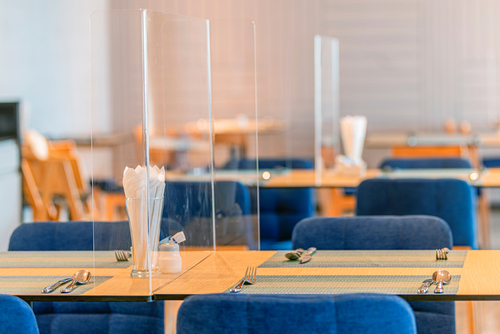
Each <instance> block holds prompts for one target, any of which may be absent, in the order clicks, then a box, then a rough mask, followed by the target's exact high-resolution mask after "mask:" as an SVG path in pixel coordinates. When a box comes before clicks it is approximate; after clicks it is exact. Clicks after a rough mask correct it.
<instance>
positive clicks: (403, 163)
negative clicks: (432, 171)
mask: <svg viewBox="0 0 500 334" xmlns="http://www.w3.org/2000/svg"><path fill="white" fill-rule="evenodd" d="M380 168H382V169H387V168H390V169H429V168H472V165H471V164H470V162H469V161H468V160H465V159H461V158H433V159H386V160H384V161H382V163H381V164H380Z"/></svg>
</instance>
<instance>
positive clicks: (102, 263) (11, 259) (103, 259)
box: [0, 251, 134, 268]
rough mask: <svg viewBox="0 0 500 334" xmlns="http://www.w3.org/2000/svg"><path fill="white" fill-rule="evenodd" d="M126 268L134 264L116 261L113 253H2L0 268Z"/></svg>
mask: <svg viewBox="0 0 500 334" xmlns="http://www.w3.org/2000/svg"><path fill="white" fill-rule="evenodd" d="M94 256H95V267H96V268H127V267H130V266H132V265H133V264H134V261H133V259H130V260H129V261H117V260H116V258H115V252H114V251H96V252H92V251H35V252H2V253H0V268H94Z"/></svg>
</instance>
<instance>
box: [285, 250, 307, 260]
mask: <svg viewBox="0 0 500 334" xmlns="http://www.w3.org/2000/svg"><path fill="white" fill-rule="evenodd" d="M303 252H304V250H303V249H302V248H297V249H296V250H294V251H292V252H288V253H286V254H285V257H286V258H287V259H288V260H290V261H295V260H298V259H300V257H301V256H302V253H303Z"/></svg>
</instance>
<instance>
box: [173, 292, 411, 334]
mask: <svg viewBox="0 0 500 334" xmlns="http://www.w3.org/2000/svg"><path fill="white" fill-rule="evenodd" d="M177 333H178V334H191V333H197V334H222V333H231V334H247V333H262V334H267V333H287V334H299V333H300V334H302V333H310V334H323V333H339V334H340V333H349V334H378V333H405V334H414V333H415V318H414V316H413V314H412V311H411V308H410V307H409V306H408V303H407V302H406V301H404V300H403V299H401V298H399V297H396V296H389V295H376V294H346V295H338V296H331V295H302V296H300V295H234V294H214V295H198V296H192V297H189V298H187V299H186V300H185V301H184V303H183V304H182V306H181V308H180V309H179V313H178V316H177Z"/></svg>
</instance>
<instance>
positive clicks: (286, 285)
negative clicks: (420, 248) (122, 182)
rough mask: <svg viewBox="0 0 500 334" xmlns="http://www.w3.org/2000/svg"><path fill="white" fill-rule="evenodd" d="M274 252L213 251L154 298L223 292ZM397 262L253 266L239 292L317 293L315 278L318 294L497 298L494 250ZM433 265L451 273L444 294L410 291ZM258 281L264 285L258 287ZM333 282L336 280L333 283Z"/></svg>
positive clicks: (498, 253) (498, 255)
mask: <svg viewBox="0 0 500 334" xmlns="http://www.w3.org/2000/svg"><path fill="white" fill-rule="evenodd" d="M318 252H319V251H318ZM332 252H335V251H332ZM336 252H341V251H336ZM343 252H344V253H343V254H344V255H343V256H345V252H353V251H343ZM369 252H372V251H369ZM385 252H386V253H388V254H389V255H391V256H392V255H394V256H398V254H401V252H402V251H398V250H395V251H385ZM410 252H412V251H410ZM317 254H318V253H317ZM431 254H432V251H431ZM276 255H280V254H276V252H275V251H239V252H237V251H218V252H213V253H212V254H211V255H210V256H208V257H207V258H206V259H204V260H203V261H202V262H200V263H199V264H198V265H196V266H194V267H193V268H191V269H190V270H189V271H187V272H186V273H184V274H183V275H181V276H179V277H178V278H176V279H175V280H173V281H171V282H170V283H168V284H166V285H164V286H162V287H160V288H158V289H156V290H155V291H154V299H155V300H183V299H185V298H186V297H188V296H191V295H196V294H207V293H222V292H228V289H229V288H231V287H233V286H234V285H236V283H238V281H239V280H240V279H241V278H242V277H243V276H244V275H245V272H246V268H247V267H248V266H254V267H257V266H259V265H263V264H264V263H265V262H266V261H267V260H269V259H270V258H272V257H273V256H274V257H276ZM280 256H281V255H280ZM315 256H316V255H315ZM313 259H314V256H313ZM449 259H451V256H450V257H449ZM398 261H403V263H401V262H399V263H398V262H397V261H396V262H395V263H397V265H398V266H393V267H369V266H359V267H354V266H349V260H348V261H347V264H345V263H343V264H342V265H344V266H339V267H311V266H309V267H306V266H304V267H301V265H295V266H293V267H259V268H258V269H257V281H256V283H255V284H254V285H251V286H250V285H245V286H244V287H243V289H242V291H241V292H240V293H245V289H254V290H253V292H255V291H262V293H287V292H286V290H287V289H290V288H293V287H294V284H297V285H298V286H300V287H302V288H298V289H295V290H294V292H293V293H299V294H307V293H318V291H319V290H315V289H314V286H315V283H312V282H313V280H316V281H318V282H323V283H322V284H323V286H324V287H325V289H330V290H324V291H322V292H319V293H335V291H336V290H335V289H337V291H342V290H343V291H344V292H356V291H358V292H366V291H372V292H373V291H376V292H379V293H389V294H397V295H399V296H401V297H403V298H404V299H406V300H409V301H417V300H418V301H445V300H446V301H458V300H500V250H476V251H472V250H469V251H467V252H466V256H465V261H464V262H463V263H462V266H460V265H457V263H456V262H455V263H454V264H452V263H451V262H449V263H447V261H436V262H438V263H437V264H436V265H435V266H433V267H412V266H411V264H410V262H411V260H405V259H404V256H403V258H402V259H399V260H398ZM404 261H410V262H408V266H405V264H404ZM310 263H312V261H311V262H310ZM431 264H432V263H431ZM451 265H453V267H451ZM437 269H445V270H447V271H449V272H450V273H451V275H452V282H451V283H450V285H445V286H444V289H445V294H435V293H434V292H433V290H434V286H432V287H431V289H429V291H428V293H426V294H418V293H416V292H417V289H418V288H419V287H420V285H421V282H422V280H423V278H431V276H432V274H433V272H434V271H436V270H437ZM271 278H272V279H271ZM276 278H277V279H276ZM301 278H302V279H304V278H311V281H307V282H306V283H293V282H298V281H297V279H299V280H300V279H301ZM321 278H324V280H322V279H321ZM340 278H342V280H341V279H340ZM363 278H366V279H367V280H363ZM259 281H260V282H262V284H265V285H266V287H265V288H264V287H263V288H260V290H259ZM325 281H326V283H325ZM339 281H340V282H341V283H340V284H339V283H336V282H339ZM457 281H459V282H457ZM408 282H411V283H408ZM403 285H404V286H406V288H407V291H409V292H410V293H394V292H391V291H394V289H393V287H394V286H400V287H402V286H403ZM332 287H333V288H332ZM255 289H257V290H255ZM301 289H302V290H301ZM349 289H350V290H349ZM356 289H358V290H356ZM447 289H454V292H453V293H451V292H450V293H449V294H447V293H446V290H447ZM396 290H397V288H396ZM247 291H248V292H250V291H252V290H247ZM280 291H281V292H280Z"/></svg>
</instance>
